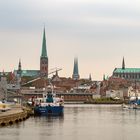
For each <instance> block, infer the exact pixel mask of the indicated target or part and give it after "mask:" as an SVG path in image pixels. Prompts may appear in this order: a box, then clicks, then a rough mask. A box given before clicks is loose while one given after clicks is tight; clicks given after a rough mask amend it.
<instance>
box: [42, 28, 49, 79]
mask: <svg viewBox="0 0 140 140" xmlns="http://www.w3.org/2000/svg"><path fill="white" fill-rule="evenodd" d="M40 75H41V76H42V77H46V78H48V56H47V49H46V35H45V27H44V31H43V42H42V54H41V57H40Z"/></svg>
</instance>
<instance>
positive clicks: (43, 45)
mask: <svg viewBox="0 0 140 140" xmlns="http://www.w3.org/2000/svg"><path fill="white" fill-rule="evenodd" d="M41 57H47V49H46V35H45V27H44V33H43V42H42V54H41Z"/></svg>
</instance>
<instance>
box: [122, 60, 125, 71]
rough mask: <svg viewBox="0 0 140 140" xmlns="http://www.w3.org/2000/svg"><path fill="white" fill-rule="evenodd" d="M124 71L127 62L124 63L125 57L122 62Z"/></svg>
mask: <svg viewBox="0 0 140 140" xmlns="http://www.w3.org/2000/svg"><path fill="white" fill-rule="evenodd" d="M122 69H125V61H124V57H123V61H122Z"/></svg>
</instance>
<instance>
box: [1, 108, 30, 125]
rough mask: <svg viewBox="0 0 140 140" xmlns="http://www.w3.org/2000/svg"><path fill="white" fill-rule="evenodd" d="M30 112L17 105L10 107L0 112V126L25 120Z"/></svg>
mask: <svg viewBox="0 0 140 140" xmlns="http://www.w3.org/2000/svg"><path fill="white" fill-rule="evenodd" d="M29 112H30V110H28V109H27V108H23V107H21V106H19V105H15V106H12V108H11V109H10V110H7V111H5V112H2V111H1V112H0V126H7V125H12V124H14V123H18V122H21V121H24V120H26V119H27V118H29V116H30V113H29Z"/></svg>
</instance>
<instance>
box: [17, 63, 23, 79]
mask: <svg viewBox="0 0 140 140" xmlns="http://www.w3.org/2000/svg"><path fill="white" fill-rule="evenodd" d="M17 74H18V75H19V76H20V77H21V74H22V68H21V60H19V63H18V70H17Z"/></svg>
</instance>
